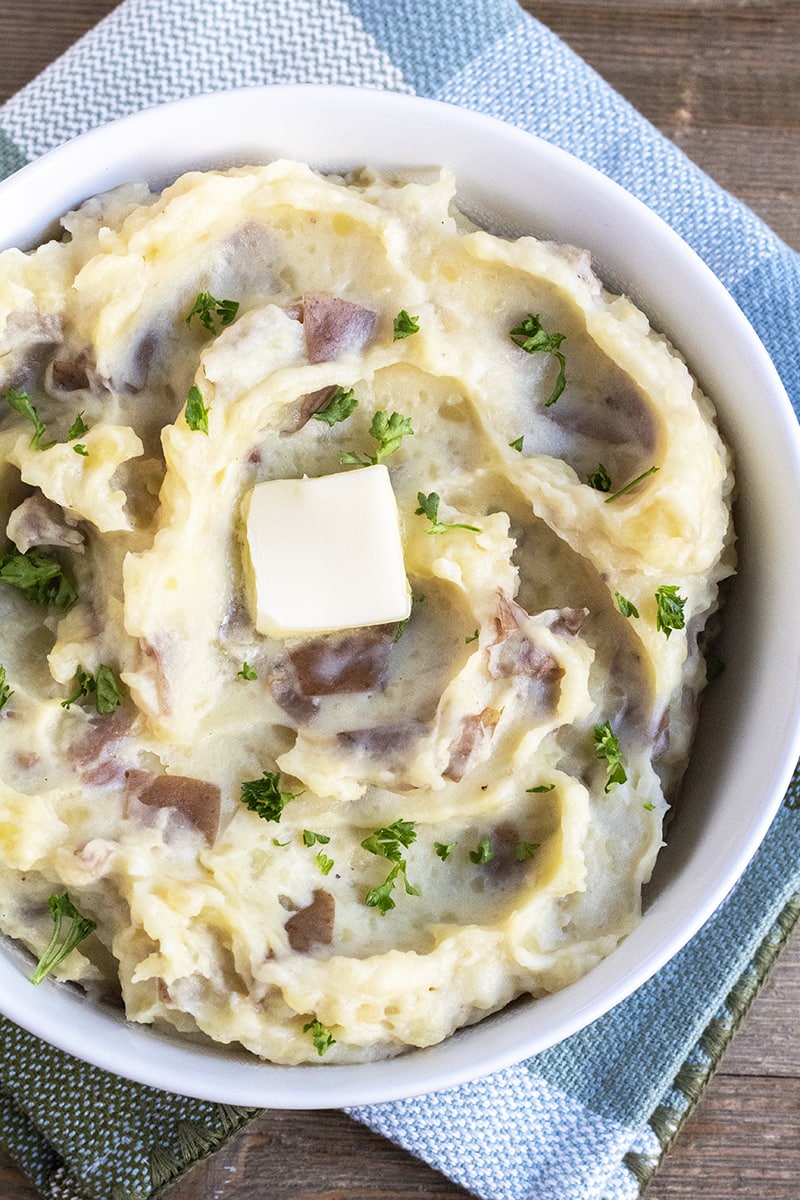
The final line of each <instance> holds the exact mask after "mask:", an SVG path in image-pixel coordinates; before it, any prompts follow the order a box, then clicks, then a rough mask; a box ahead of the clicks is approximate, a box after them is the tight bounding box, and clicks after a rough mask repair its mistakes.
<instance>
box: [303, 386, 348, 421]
mask: <svg viewBox="0 0 800 1200" xmlns="http://www.w3.org/2000/svg"><path fill="white" fill-rule="evenodd" d="M357 408H358V401H357V400H356V396H355V392H354V391H353V389H352V388H349V389H348V390H347V391H345V390H344V388H341V387H337V389H336V391H335V392H334V393H333V395H332V396H331V398H330V400H329V401H328V403H327V404H326V405H325V407H324V408H321V409H320V410H319V412H315V413H314V414H313V417H314V420H315V421H324V422H325V424H326V425H338V424H339V422H340V421H346V420H347V418H348V417H349V416H350V414H351V413H353V412H355V410H356V409H357Z"/></svg>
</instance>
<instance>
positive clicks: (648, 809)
mask: <svg viewBox="0 0 800 1200" xmlns="http://www.w3.org/2000/svg"><path fill="white" fill-rule="evenodd" d="M655 807H656V806H655V804H653V802H652V801H651V800H646V801H645V802H644V804H643V805H642V808H643V809H645V810H646V812H655Z"/></svg>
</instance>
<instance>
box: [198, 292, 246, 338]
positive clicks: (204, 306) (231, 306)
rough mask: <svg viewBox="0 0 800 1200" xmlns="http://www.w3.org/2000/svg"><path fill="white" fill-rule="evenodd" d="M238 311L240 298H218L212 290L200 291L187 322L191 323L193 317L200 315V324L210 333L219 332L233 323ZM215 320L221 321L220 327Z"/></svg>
mask: <svg viewBox="0 0 800 1200" xmlns="http://www.w3.org/2000/svg"><path fill="white" fill-rule="evenodd" d="M238 311H239V301H238V300H216V299H215V298H214V297H213V296H212V295H211V293H210V292H198V293H197V296H196V298H195V302H194V304H193V306H192V310H191V312H190V313H189V315H188V316H187V318H186V324H187V325H191V323H192V317H199V318H200V324H201V325H202V326H204V328H205V329H207V330H208V332H209V333H213V334H217V333H219V332H220V330H222V329H224V328H225V326H226V325H230V324H231V322H232V321H233V320H234V318H235V317H236V314H237V312H238ZM215 321H219V327H217V325H216V324H215Z"/></svg>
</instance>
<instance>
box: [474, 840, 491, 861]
mask: <svg viewBox="0 0 800 1200" xmlns="http://www.w3.org/2000/svg"><path fill="white" fill-rule="evenodd" d="M493 858H494V850H493V849H492V844H491V842H490V841H489V839H488V838H481V840H480V841H479V842H478V845H477V847H476V849H475V850H470V852H469V860H470V862H474V863H487V862H491V861H492V859H493Z"/></svg>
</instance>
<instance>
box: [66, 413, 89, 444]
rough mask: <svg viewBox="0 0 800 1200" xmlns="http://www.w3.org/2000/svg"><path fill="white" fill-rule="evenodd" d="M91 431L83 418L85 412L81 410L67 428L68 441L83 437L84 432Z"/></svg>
mask: <svg viewBox="0 0 800 1200" xmlns="http://www.w3.org/2000/svg"><path fill="white" fill-rule="evenodd" d="M88 432H89V426H88V425H87V424H86V422H85V421H84V419H83V412H82V411H81V412H79V413H78V415H77V417H76V418H75V420H74V421H73V422H72V424H71V425H70V427H69V429H68V430H67V441H68V442H74V441H75V438H79V437H82V436H83V434H84V433H88Z"/></svg>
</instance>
